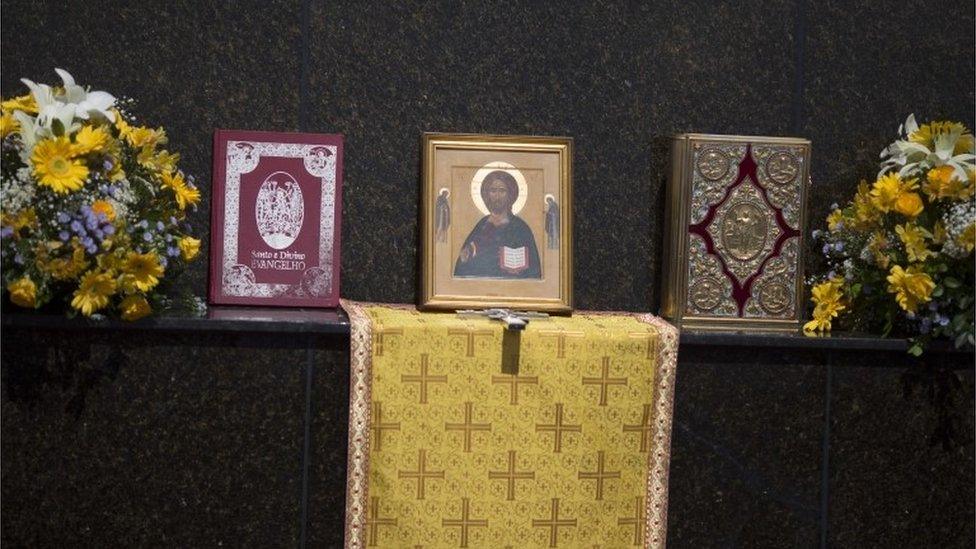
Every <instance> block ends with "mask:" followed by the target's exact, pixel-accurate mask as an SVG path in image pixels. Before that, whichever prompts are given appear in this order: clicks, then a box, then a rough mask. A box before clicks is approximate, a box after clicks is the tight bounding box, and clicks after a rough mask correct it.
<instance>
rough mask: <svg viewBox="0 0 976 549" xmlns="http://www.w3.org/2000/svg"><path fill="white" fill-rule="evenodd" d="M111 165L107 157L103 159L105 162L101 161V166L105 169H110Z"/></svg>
mask: <svg viewBox="0 0 976 549" xmlns="http://www.w3.org/2000/svg"><path fill="white" fill-rule="evenodd" d="M113 165H114V164H112V161H111V160H110V159H108V158H106V159H105V162H102V167H103V168H105V171H109V170H111V169H112V166H113Z"/></svg>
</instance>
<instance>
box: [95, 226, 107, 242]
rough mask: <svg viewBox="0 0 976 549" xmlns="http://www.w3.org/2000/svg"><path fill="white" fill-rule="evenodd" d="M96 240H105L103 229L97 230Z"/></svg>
mask: <svg viewBox="0 0 976 549" xmlns="http://www.w3.org/2000/svg"><path fill="white" fill-rule="evenodd" d="M95 238H97V239H98V240H99V241H101V240H102V239H103V238H105V233H103V232H102V230H101V229H95Z"/></svg>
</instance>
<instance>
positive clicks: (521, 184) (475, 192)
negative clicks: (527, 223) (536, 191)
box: [471, 162, 529, 215]
mask: <svg viewBox="0 0 976 549" xmlns="http://www.w3.org/2000/svg"><path fill="white" fill-rule="evenodd" d="M494 171H503V172H506V173H508V174H509V175H511V176H512V177H514V178H515V183H517V184H518V189H519V195H518V198H517V199H515V203H514V204H512V213H513V214H517V213H519V212H520V211H522V208H523V207H524V206H525V201H526V199H527V198H528V197H529V186H528V185H527V184H526V183H525V176H524V175H522V172H521V171H519V169H518V168H516V167H515V166H513V165H511V164H509V163H508V162H489V163H487V164H485V165H484V166H482V168H481V169H480V170H478V171H477V172H475V174H474V177H473V178H472V179H471V200H472V201H473V202H474V205H475V207H476V208H478V211H480V212H481V213H483V214H485V215H488V214H489V213H490V212H489V211H488V206H485V201H484V200H483V199H482V198H481V182H482V181H483V180H484V179H485V177H486V176H487V175H488V174H490V173H491V172H494Z"/></svg>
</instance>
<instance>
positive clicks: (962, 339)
mask: <svg viewBox="0 0 976 549" xmlns="http://www.w3.org/2000/svg"><path fill="white" fill-rule="evenodd" d="M970 337H971V336H970V334H967V333H965V332H964V333H961V334H959V335H958V336H956V348H957V349H958V348H959V347H962V346H963V345H964V344H965V343H966V342H967V341H969V338H970Z"/></svg>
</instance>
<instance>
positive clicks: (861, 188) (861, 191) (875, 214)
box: [854, 181, 881, 230]
mask: <svg viewBox="0 0 976 549" xmlns="http://www.w3.org/2000/svg"><path fill="white" fill-rule="evenodd" d="M880 217H881V212H880V211H878V209H877V208H875V206H874V202H872V201H871V188H870V187H868V184H867V182H865V181H861V183H860V184H859V185H858V186H857V194H855V195H854V221H855V222H856V224H857V226H858V228H860V229H862V230H863V229H867V228H869V227H870V226H871V225H873V224H874V223H875V222H876V221H877V220H878V219H879V218H880Z"/></svg>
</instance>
